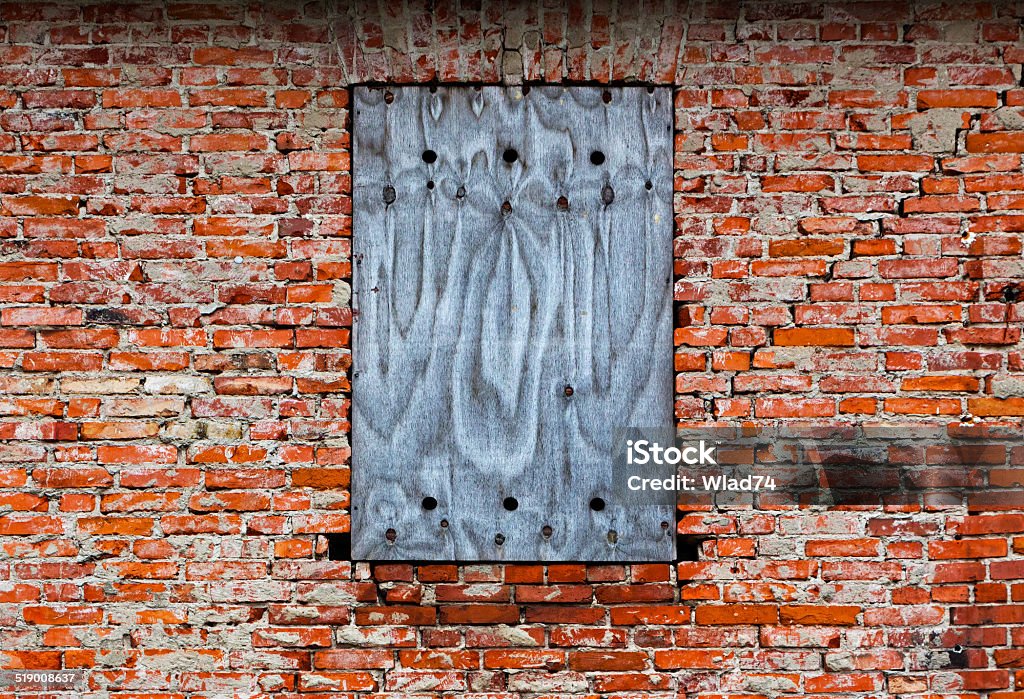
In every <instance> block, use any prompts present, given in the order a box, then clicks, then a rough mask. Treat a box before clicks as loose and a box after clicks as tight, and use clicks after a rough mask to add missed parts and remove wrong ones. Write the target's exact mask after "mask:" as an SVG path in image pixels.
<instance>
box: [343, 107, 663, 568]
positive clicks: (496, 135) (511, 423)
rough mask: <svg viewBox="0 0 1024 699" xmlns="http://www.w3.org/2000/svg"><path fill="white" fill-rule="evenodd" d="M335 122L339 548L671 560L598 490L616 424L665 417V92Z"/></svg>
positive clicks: (423, 555)
mask: <svg viewBox="0 0 1024 699" xmlns="http://www.w3.org/2000/svg"><path fill="white" fill-rule="evenodd" d="M353 110H354V113H353V125H354V128H353V134H354V138H353V192H354V194H353V198H354V201H353V231H354V233H353V236H354V240H353V253H354V254H353V261H354V263H355V264H354V273H353V286H354V289H353V291H354V297H353V303H354V306H355V311H356V313H355V321H354V326H355V327H354V339H353V372H352V386H353V396H352V401H353V406H352V430H353V431H352V449H353V454H352V503H353V504H352V520H353V521H352V533H353V539H352V543H353V555H354V557H355V558H357V559H361V560H366V559H369V560H410V559H411V560H460V561H461V560H498V561H500V560H507V561H552V560H565V561H575V560H586V561H645V560H648V561H654V560H671V559H672V557H673V555H674V535H673V530H674V513H673V512H672V508H668V507H664V506H662V507H653V506H652V507H642V508H641V507H635V506H628V505H626V504H624V503H623V502H621V498H618V497H617V496H616V493H615V492H614V491H613V488H612V484H611V482H610V481H611V458H610V453H611V443H612V437H613V432H614V430H615V428H616V427H624V426H643V427H656V426H666V425H668V426H671V425H672V420H673V417H672V410H673V406H672V404H673V362H672V352H673V348H672V169H671V168H672V136H673V134H672V96H671V92H670V91H669V90H668V89H667V88H656V89H653V90H650V89H647V88H643V87H623V88H601V87H533V88H532V89H529V90H528V91H527V94H524V91H523V90H522V89H521V88H506V87H482V88H473V87H437V88H427V87H388V88H383V87H382V88H370V87H360V88H356V89H355V94H354V105H353ZM509 498H514V499H515V504H516V509H514V510H510V509H508V507H511V506H512V505H513V502H512V500H508V499H509ZM594 498H602V499H603V500H604V502H605V507H604V509H602V510H600V511H595V510H594V509H592V507H591V502H592V500H593V499H594ZM425 499H426V500H425ZM434 502H436V507H433V508H432V509H430V506H431V505H432V504H433V503H434Z"/></svg>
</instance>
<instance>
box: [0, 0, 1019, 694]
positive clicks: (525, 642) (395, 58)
mask: <svg viewBox="0 0 1024 699" xmlns="http://www.w3.org/2000/svg"><path fill="white" fill-rule="evenodd" d="M482 4H483V9H480V8H479V7H477V8H473V7H472V5H473V3H464V6H463V7H462V8H461V9H460V8H457V7H456V3H454V2H445V3H436V6H435V7H433V9H432V10H428V9H427V8H426V7H424V6H423V5H422V4H420V3H416V2H409V3H407V10H406V11H405V13H404V14H403V13H402V12H401V11H399V10H389V12H394V13H395V14H394V16H378V15H376V14H375V13H372V12H368V11H366V10H363V9H358V10H356V9H351V8H349V7H346V6H344V5H343V4H338V3H332V4H323V3H317V2H310V3H298V2H290V1H288V0H279V1H278V2H267V3H260V2H249V3H230V2H223V3H177V2H171V3H167V4H161V3H158V2H154V3H139V4H122V3H105V4H93V3H81V4H78V3H67V4H57V3H53V4H51V3H33V2H4V3H0V57H2V61H0V106H2V110H3V111H2V113H0V251H2V256H0V303H2V310H0V348H2V349H0V366H2V367H3V369H4V370H3V372H2V374H0V388H2V390H3V396H2V398H0V415H2V417H0V437H2V438H3V444H2V445H0V667H5V668H17V667H32V668H59V667H66V668H90V669H91V670H92V674H91V680H90V682H91V683H92V687H93V688H94V689H95V690H96V691H98V692H101V694H100V696H106V695H107V694H106V693H109V695H110V696H122V697H143V696H159V697H173V698H176V697H185V696H190V697H191V696H202V697H206V696H211V695H213V694H217V693H221V694H227V695H229V696H231V695H232V694H237V695H239V696H247V693H248V692H252V693H256V694H266V695H272V696H287V695H291V694H293V693H297V692H299V693H302V695H303V696H309V697H317V696H325V695H326V694H327V693H329V692H333V691H343V692H360V693H362V692H392V693H395V694H396V695H401V696H410V695H414V694H415V695H419V694H422V695H427V696H429V695H433V694H437V693H442V692H452V693H462V692H464V691H467V690H468V691H473V692H479V693H480V694H479V695H478V696H480V697H484V696H486V697H495V698H501V697H513V696H525V695H530V696H545V697H555V696H564V695H573V696H576V695H594V694H601V695H609V696H611V695H615V696H619V697H626V696H668V697H675V696H679V697H688V698H698V697H699V698H701V699H712V698H715V699H717V698H720V697H732V698H734V699H739V698H740V697H743V699H752V698H753V697H768V696H772V697H774V696H815V697H821V698H822V699H824V698H825V697H836V696H840V695H841V696H871V697H881V696H909V697H988V698H989V699H1020V698H1021V697H1024V506H1022V502H1024V490H1022V481H1024V468H1022V464H1024V448H1022V446H1021V439H1020V438H1021V433H1022V420H1021V418H1022V416H1024V390H1022V389H1024V354H1022V351H1021V344H1020V334H1021V325H1022V318H1024V304H1021V303H1014V302H1013V300H1014V299H1015V298H1016V296H1015V294H1014V290H1016V289H1021V290H1022V291H1024V287H1022V285H1024V263H1022V252H1021V238H1022V233H1024V174H1022V171H1021V157H1022V152H1024V88H1022V87H1021V63H1022V62H1024V44H1022V33H1021V17H1022V15H1024V5H1022V4H1021V3H1020V2H1016V3H1015V2H998V1H991V2H946V3H933V2H918V3H916V4H912V3H909V2H858V3H835V4H832V3H827V4H826V3H823V2H808V3H800V4H789V3H745V4H740V3H736V2H733V3H720V2H707V3H698V2H694V3H691V4H685V3H679V4H678V7H677V8H675V9H672V6H673V5H676V4H675V3H667V2H660V1H656V2H654V3H648V4H647V6H646V7H645V8H643V9H642V10H641V9H637V8H634V7H633V5H632V4H631V3H629V2H619V3H618V6H619V9H618V11H617V14H616V13H613V12H611V11H608V12H604V11H601V10H597V9H589V5H587V4H586V3H580V4H575V3H573V4H570V6H569V8H568V10H567V11H563V10H562V9H560V8H558V7H557V5H558V3H544V5H546V6H547V5H550V7H548V8H547V9H543V10H540V9H537V6H538V5H539V3H533V4H530V5H526V4H525V3H521V4H517V3H515V2H514V1H513V0H509V1H508V2H507V3H506V4H507V6H506V7H501V5H500V3H499V4H495V3H492V2H487V1H485V2H484V3H482ZM609 4H610V3H609ZM382 5H387V6H388V7H391V6H396V7H397V6H401V3H382ZM465 5H470V6H471V7H469V8H467V7H465ZM594 5H595V6H604V5H605V3H598V2H595V3H594ZM652 5H653V6H652ZM531 8H532V9H531ZM460 17H461V18H462V20H461V21H460ZM524 78H525V79H527V80H543V81H550V82H557V81H562V80H587V81H608V80H614V81H620V80H632V81H637V80H639V81H649V82H654V83H660V84H668V83H674V84H675V85H677V86H678V92H677V98H676V105H677V108H678V112H677V113H678V117H677V127H678V137H677V152H676V188H677V195H676V204H677V206H676V211H677V226H678V231H679V236H678V238H677V246H676V254H677V258H678V259H677V267H678V270H677V271H678V281H677V285H676V296H677V300H678V301H679V302H680V304H679V305H680V307H679V323H678V329H677V332H676V341H677V345H678V355H677V368H678V371H679V374H678V378H677V390H678V399H677V406H678V409H677V413H678V416H679V418H680V420H681V421H686V422H702V421H707V420H714V419H719V420H733V421H735V420H743V419H746V420H754V421H755V422H757V423H758V424H761V425H768V424H774V423H779V424H783V425H786V424H800V423H802V422H804V420H803V419H805V418H815V419H817V420H819V421H823V422H825V423H833V424H834V423H840V424H843V425H863V426H867V427H871V426H874V427H876V428H891V429H893V430H896V431H898V430H899V429H901V426H902V425H904V424H906V423H919V424H932V425H934V426H935V427H936V428H937V429H938V430H939V431H940V432H941V431H945V430H947V429H949V430H950V431H951V432H954V433H966V434H968V435H976V436H989V437H999V436H1002V437H1008V438H1009V442H1008V443H1006V444H1005V445H1004V444H1002V443H1000V447H999V449H998V450H997V451H998V454H999V456H998V458H997V459H995V460H994V463H992V464H990V466H991V468H989V469H986V470H984V471H979V472H972V473H969V474H967V475H966V476H964V477H963V478H962V479H961V480H953V481H950V482H944V483H941V484H940V485H943V486H944V487H945V490H943V491H942V492H943V493H944V497H942V498H939V499H936V500H935V501H929V502H927V503H926V504H925V506H924V507H923V508H922V507H911V506H900V505H894V506H893V507H891V508H887V509H886V510H885V511H883V510H867V511H864V510H860V511H856V510H855V511H822V512H817V511H805V512H800V511H761V512H752V511H749V510H735V511H724V512H717V511H709V512H700V511H697V512H694V513H691V514H687V515H686V516H685V517H684V518H683V519H682V521H681V524H680V528H681V531H682V532H683V533H689V534H694V535H701V536H708V537H711V538H710V540H709V541H707V542H705V544H704V545H703V553H702V560H700V561H697V562H690V563H682V564H680V565H678V566H671V565H665V564H659V565H636V566H622V565H601V566H584V565H553V566H547V567H545V566H540V565H509V566H502V565H469V566H454V565H431V566H416V567H414V566H410V565H389V566H377V567H375V568H371V566H368V565H366V564H356V565H351V564H349V563H346V562H335V561H329V560H326V541H325V539H324V537H323V535H324V534H327V533H331V532H344V531H346V530H347V527H348V515H347V506H348V495H347V492H346V489H345V486H346V484H347V483H348V470H347V463H348V456H349V452H348V448H347V440H346V437H347V433H348V423H347V415H348V405H349V403H348V396H347V390H348V382H347V380H346V376H345V372H346V369H347V368H348V366H349V360H348V354H347V349H346V348H347V347H348V342H349V337H348V333H349V327H350V321H351V314H350V311H349V308H348V298H349V287H348V283H347V281H346V280H347V278H348V276H349V274H350V261H349V252H350V238H349V235H350V232H351V230H350V218H349V212H350V201H349V198H348V191H349V183H350V179H349V166H350V161H349V153H348V146H349V135H348V132H347V131H346V126H345V125H346V119H347V116H348V115H347V111H346V107H347V105H348V93H347V92H346V85H347V84H350V83H353V82H364V81H388V80H395V81H402V82H417V81H425V80H440V81H459V80H467V79H471V80H480V81H485V82H497V81H502V80H504V81H506V82H510V83H516V82H520V81H522V80H523V79H524ZM1007 289H1009V290H1010V291H1009V292H1008V291H1007ZM965 413H970V414H972V415H973V416H975V417H977V418H978V420H977V422H976V424H968V423H964V424H961V423H960V417H961V415H962V414H965ZM976 486H984V487H983V488H978V489H976V490H971V488H972V487H976ZM957 645H961V646H962V650H963V652H960V653H953V654H949V653H948V652H946V651H947V650H948V649H951V648H953V647H955V646H957ZM630 691H634V692H637V693H638V694H637V693H634V694H633V695H630V694H628V693H629V692H630ZM318 693H321V694H318ZM334 696H348V695H347V694H341V695H334Z"/></svg>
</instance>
